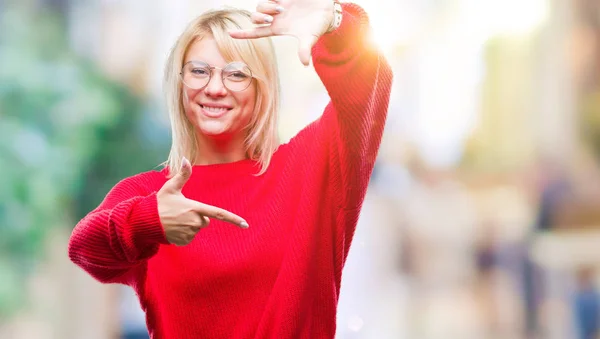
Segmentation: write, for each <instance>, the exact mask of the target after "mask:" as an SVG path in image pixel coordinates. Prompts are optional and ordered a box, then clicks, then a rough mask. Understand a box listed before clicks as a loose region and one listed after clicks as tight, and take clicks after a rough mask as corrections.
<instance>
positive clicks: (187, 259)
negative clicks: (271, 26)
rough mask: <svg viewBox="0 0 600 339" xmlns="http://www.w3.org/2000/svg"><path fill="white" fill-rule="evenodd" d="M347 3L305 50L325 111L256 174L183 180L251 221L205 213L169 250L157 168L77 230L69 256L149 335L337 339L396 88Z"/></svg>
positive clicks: (220, 168)
mask: <svg viewBox="0 0 600 339" xmlns="http://www.w3.org/2000/svg"><path fill="white" fill-rule="evenodd" d="M343 9H344V13H343V21H342V25H341V26H340V27H339V28H338V30H336V31H335V32H334V33H332V34H327V35H325V36H323V37H321V38H320V40H319V41H318V42H317V44H316V45H315V47H314V49H313V62H314V65H315V69H316V71H317V73H318V74H319V76H320V78H321V80H322V81H323V83H324V85H325V87H326V89H327V91H328V92H329V95H330V97H331V99H332V102H331V103H330V104H329V105H328V106H327V107H326V109H325V111H324V113H323V115H322V116H321V117H320V118H319V119H318V120H316V121H315V122H313V123H311V124H310V125H309V126H307V127H306V128H305V129H303V130H302V131H301V132H300V133H299V134H298V135H297V136H295V137H294V138H293V139H292V140H290V142H288V143H287V144H284V145H282V146H280V147H279V149H278V150H277V151H276V152H275V154H274V156H273V160H272V162H271V165H270V167H269V169H268V170H267V172H266V173H265V174H264V175H261V176H256V175H255V174H256V173H257V172H258V171H259V167H258V165H257V163H256V162H255V161H253V160H242V161H239V162H235V163H229V164H218V165H207V166H194V167H193V173H192V176H191V178H190V180H189V181H188V182H187V184H186V185H185V187H184V188H183V191H182V192H183V194H184V195H185V196H186V197H187V198H189V199H195V200H198V201H201V202H204V203H207V204H211V205H215V206H218V207H221V208H224V209H227V210H230V211H232V212H234V213H236V214H238V215H240V216H241V217H243V218H245V219H246V220H247V221H248V223H249V224H250V228H249V229H241V228H239V227H236V226H233V225H230V224H227V223H224V222H221V221H219V220H211V224H210V226H209V227H207V228H205V229H202V230H201V231H200V232H199V233H198V234H197V235H196V237H195V238H194V240H193V241H192V242H191V243H190V244H189V245H187V246H182V247H178V246H174V245H170V244H168V242H167V240H166V238H165V234H164V230H163V228H162V225H161V222H160V219H159V216H158V209H157V200H156V192H157V191H158V190H159V189H160V188H161V187H162V185H163V184H164V183H165V182H166V181H167V178H166V169H165V170H163V171H160V172H158V171H151V172H145V173H141V174H138V175H136V176H133V177H129V178H127V179H124V180H122V181H121V182H119V183H118V184H117V185H116V186H115V187H114V188H113V189H112V190H111V191H110V192H109V193H108V195H107V196H106V198H105V199H104V201H102V203H101V204H100V205H99V206H98V207H97V208H96V209H95V210H94V211H92V212H90V213H89V214H88V215H87V216H86V217H85V218H84V219H82V220H81V221H80V222H79V223H78V224H77V226H76V227H75V229H74V230H73V233H72V236H71V239H70V243H69V256H70V258H71V260H72V261H73V262H74V263H76V264H77V265H79V266H80V267H81V268H83V269H84V270H85V271H87V272H88V273H89V274H91V275H92V276H93V277H94V278H96V279H97V280H99V281H101V282H104V283H122V284H128V285H130V286H131V287H132V288H133V289H134V290H135V291H136V292H137V294H138V296H139V298H140V303H141V305H142V308H143V309H144V310H145V312H146V318H147V324H148V328H149V331H150V333H151V335H152V338H161V339H162V338H168V339H184V338H215V339H224V338H273V339H275V338H276V339H286V338H294V339H296V338H307V339H315V338H334V336H335V329H336V308H337V302H338V296H339V292H340V281H341V273H342V267H343V265H344V262H345V260H346V256H347V254H348V249H349V246H350V242H351V240H352V237H353V235H354V230H355V227H356V224H357V221H358V216H359V212H360V208H361V205H362V202H363V199H364V196H365V193H366V190H367V185H368V181H369V178H370V175H371V172H372V170H373V165H374V162H375V158H376V155H377V150H378V147H379V144H380V141H381V137H382V133H383V127H384V123H385V119H386V113H387V107H388V102H389V95H390V88H391V83H392V73H391V70H390V67H389V66H388V64H387V63H386V61H385V60H384V59H383V57H382V56H381V55H380V54H379V52H378V51H377V50H376V49H375V48H373V46H372V45H371V44H370V42H369V41H368V19H367V16H366V15H365V13H364V11H363V10H362V9H361V8H360V7H358V6H357V5H354V4H343Z"/></svg>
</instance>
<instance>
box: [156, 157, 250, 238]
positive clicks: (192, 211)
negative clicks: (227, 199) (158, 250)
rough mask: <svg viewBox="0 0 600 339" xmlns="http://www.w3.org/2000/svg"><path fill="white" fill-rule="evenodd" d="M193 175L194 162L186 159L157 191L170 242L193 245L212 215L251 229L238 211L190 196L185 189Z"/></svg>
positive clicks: (160, 215)
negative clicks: (179, 168) (205, 202)
mask: <svg viewBox="0 0 600 339" xmlns="http://www.w3.org/2000/svg"><path fill="white" fill-rule="evenodd" d="M191 175H192V165H191V164H190V162H189V161H188V160H187V159H185V158H184V159H183V162H182V166H181V170H180V171H179V173H177V174H176V175H175V176H174V177H172V178H171V179H169V180H168V181H167V182H166V183H165V184H164V185H163V187H162V188H161V189H160V190H159V191H158V193H157V194H156V199H157V200H158V215H159V217H160V222H161V223H162V225H163V228H164V230H165V235H166V237H167V240H168V241H169V243H171V244H174V245H177V246H183V245H187V244H189V243H190V242H191V241H192V240H193V239H194V237H195V236H196V233H198V231H200V230H201V229H202V228H204V227H207V226H208V225H209V223H210V219H209V218H215V219H218V220H223V221H225V222H228V223H231V224H234V225H236V226H239V227H241V228H248V223H247V222H246V221H245V220H244V219H243V218H242V217H240V216H238V215H236V214H233V213H231V212H229V211H226V210H224V209H222V208H218V207H215V206H210V205H206V204H203V203H201V202H198V201H195V200H191V199H188V198H186V197H185V196H184V195H183V194H182V193H181V189H182V188H183V186H184V185H185V183H186V182H187V181H188V179H189V178H190V176H191Z"/></svg>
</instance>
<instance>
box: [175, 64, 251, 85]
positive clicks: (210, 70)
mask: <svg viewBox="0 0 600 339" xmlns="http://www.w3.org/2000/svg"><path fill="white" fill-rule="evenodd" d="M191 63H201V64H204V65H206V68H207V69H208V70H209V73H208V81H207V82H206V85H204V86H202V87H200V88H194V87H191V86H189V85H188V84H186V83H185V80H184V79H183V70H184V69H185V66H187V65H188V64H191ZM235 63H241V64H243V65H244V66H246V68H247V69H248V72H249V73H250V81H248V85H247V86H246V87H244V89H241V90H237V91H234V90H232V89H230V88H229V87H227V85H225V76H223V69H225V68H227V67H228V66H229V65H231V64H235ZM215 69H218V70H220V71H221V83H222V84H223V87H225V88H227V90H228V91H231V92H243V91H245V90H247V89H248V87H250V85H251V84H252V81H254V79H256V76H254V74H252V70H251V69H250V67H249V66H248V65H246V64H245V63H243V62H241V61H232V62H230V63H228V64H227V65H225V67H217V66H211V65H209V64H208V63H206V62H204V61H198V60H190V61H188V62H186V63H185V64H183V66H182V67H181V71H180V72H179V77H180V79H181V82H182V83H183V85H184V86H186V87H188V88H191V89H195V90H201V89H204V88H206V86H208V84H210V81H211V80H212V76H213V70H215Z"/></svg>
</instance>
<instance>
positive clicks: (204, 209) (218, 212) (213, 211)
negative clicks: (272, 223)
mask: <svg viewBox="0 0 600 339" xmlns="http://www.w3.org/2000/svg"><path fill="white" fill-rule="evenodd" d="M195 209H196V212H198V213H200V214H202V215H204V216H207V217H209V218H213V219H217V220H222V221H225V222H228V223H230V224H234V225H236V226H239V227H241V228H248V227H249V226H248V223H247V222H246V220H244V218H242V217H240V216H239V215H237V214H234V213H231V212H229V211H227V210H224V209H222V208H219V207H215V206H210V205H206V204H203V203H198V204H197V205H196V208H195Z"/></svg>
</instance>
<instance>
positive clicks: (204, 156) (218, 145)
mask: <svg viewBox="0 0 600 339" xmlns="http://www.w3.org/2000/svg"><path fill="white" fill-rule="evenodd" d="M197 140H198V155H197V156H196V159H195V162H194V164H195V165H214V164H225V163H230V162H236V161H240V160H244V159H246V158H247V155H246V150H245V147H244V136H243V134H241V133H240V135H239V136H236V137H231V136H227V137H218V138H214V137H207V136H204V135H197Z"/></svg>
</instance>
